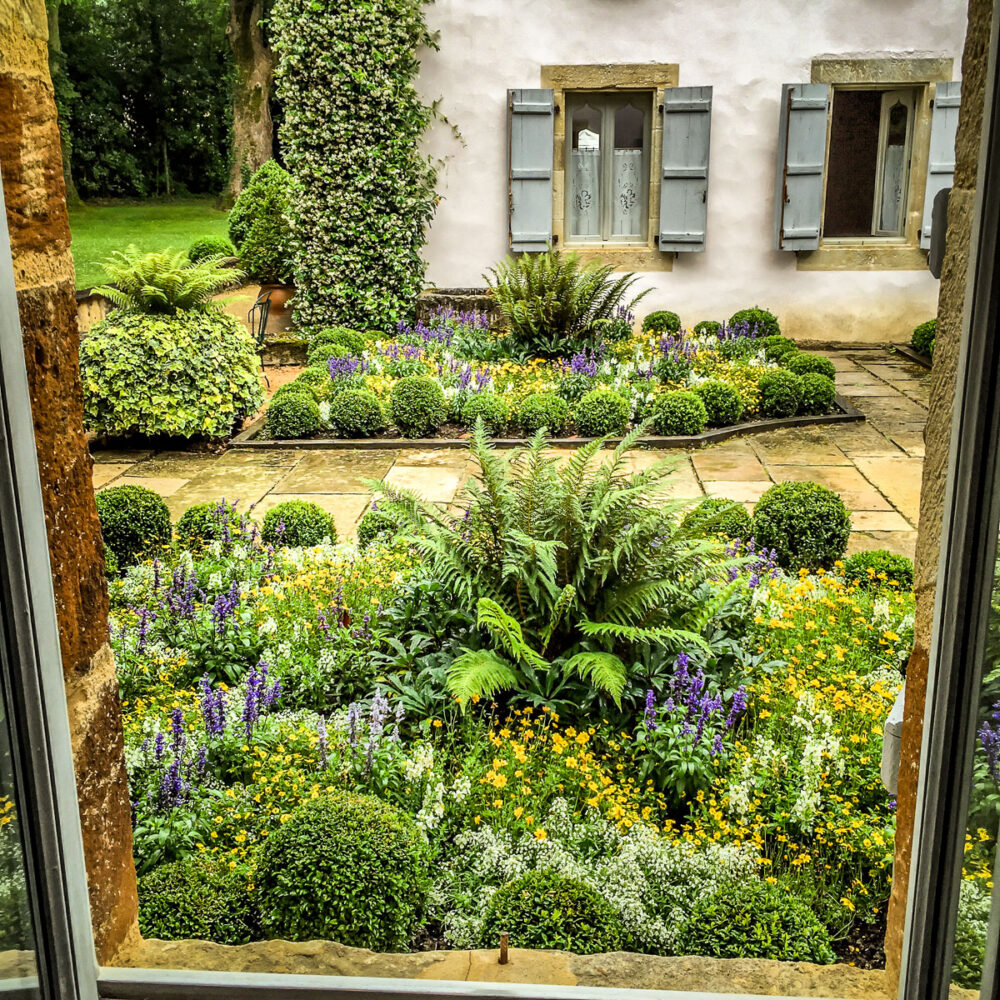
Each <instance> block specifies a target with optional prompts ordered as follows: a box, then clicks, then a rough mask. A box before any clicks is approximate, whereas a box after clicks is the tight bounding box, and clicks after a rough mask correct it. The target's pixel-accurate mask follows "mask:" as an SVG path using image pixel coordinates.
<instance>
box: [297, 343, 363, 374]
mask: <svg viewBox="0 0 1000 1000" xmlns="http://www.w3.org/2000/svg"><path fill="white" fill-rule="evenodd" d="M352 354H353V352H352V351H351V349H350V348H349V347H348V346H347V345H346V344H334V343H330V341H327V340H324V341H321V342H320V343H318V344H317V343H312V344H310V345H309V353H308V354H307V355H306V362H307V364H308V365H309V367H310V368H326V366H327V362H328V361H329V360H330V358H349V357H351V356H352Z"/></svg>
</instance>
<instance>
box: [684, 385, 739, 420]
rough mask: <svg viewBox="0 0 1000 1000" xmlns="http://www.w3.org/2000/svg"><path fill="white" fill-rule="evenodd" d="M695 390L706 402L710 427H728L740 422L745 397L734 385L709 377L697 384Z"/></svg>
mask: <svg viewBox="0 0 1000 1000" xmlns="http://www.w3.org/2000/svg"><path fill="white" fill-rule="evenodd" d="M694 392H695V393H696V394H697V396H698V398H699V399H700V400H701V401H702V402H703V403H704V404H705V412H706V414H707V415H708V425H709V427H728V426H730V425H731V424H738V423H739V421H740V417H742V416H743V397H742V396H741V395H740V394H739V390H738V389H737V388H736V387H735V386H734V385H731V384H730V383H729V382H721V381H719V380H718V379H709V380H708V381H707V382H700V383H699V384H698V385H696V386H695V387H694Z"/></svg>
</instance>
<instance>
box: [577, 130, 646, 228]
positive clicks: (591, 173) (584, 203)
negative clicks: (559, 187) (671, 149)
mask: <svg viewBox="0 0 1000 1000" xmlns="http://www.w3.org/2000/svg"><path fill="white" fill-rule="evenodd" d="M569 181H570V199H569V204H570V220H569V224H570V230H569V231H570V235H571V236H575V237H583V238H586V237H593V238H594V239H601V236H602V234H601V151H600V150H599V149H574V150H573V151H572V153H571V154H570V178H569ZM641 195H642V150H641V149H616V150H614V159H613V176H612V188H611V197H612V200H613V204H612V212H611V233H610V235H611V236H613V237H615V236H617V237H621V236H641V235H642V200H641Z"/></svg>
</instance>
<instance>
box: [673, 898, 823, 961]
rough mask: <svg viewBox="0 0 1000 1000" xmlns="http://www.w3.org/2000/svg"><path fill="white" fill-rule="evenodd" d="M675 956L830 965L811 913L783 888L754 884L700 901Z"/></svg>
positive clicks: (819, 925) (818, 925)
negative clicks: (764, 959)
mask: <svg viewBox="0 0 1000 1000" xmlns="http://www.w3.org/2000/svg"><path fill="white" fill-rule="evenodd" d="M674 951H676V953H677V954H678V955H704V956H708V957H713V958H770V959H775V960H777V961H780V962H815V963H817V964H819V965H830V964H831V963H833V962H835V961H836V955H835V954H834V951H833V948H832V946H831V944H830V934H829V932H828V931H827V929H826V927H824V926H823V923H822V922H821V921H820V919H819V917H817V916H816V914H815V913H813V911H812V909H811V908H810V907H809V906H808V904H807V903H805V901H804V900H802V899H799V898H798V897H797V896H795V895H793V894H792V893H791V892H789V890H788V889H787V888H786V887H785V886H783V885H781V884H778V885H771V884H770V883H768V882H764V881H759V880H756V879H747V880H746V881H743V882H732V883H729V884H727V885H725V886H721V887H720V888H719V889H717V890H716V891H715V892H714V893H713V894H712V895H710V896H704V897H701V898H700V899H698V900H697V901H696V902H695V904H694V906H693V907H692V909H691V912H690V914H689V915H688V918H687V920H685V922H684V923H683V924H681V926H680V928H679V930H678V933H677V940H676V941H675V943H674Z"/></svg>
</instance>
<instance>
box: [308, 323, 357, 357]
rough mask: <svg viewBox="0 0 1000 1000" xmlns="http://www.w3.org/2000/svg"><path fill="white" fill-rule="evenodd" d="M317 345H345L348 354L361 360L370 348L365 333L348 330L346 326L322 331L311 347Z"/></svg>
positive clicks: (311, 343) (313, 340)
mask: <svg viewBox="0 0 1000 1000" xmlns="http://www.w3.org/2000/svg"><path fill="white" fill-rule="evenodd" d="M317 344H343V346H344V347H346V348H347V349H348V353H349V354H350V355H351V356H352V357H355V358H360V357H361V355H362V354H364V352H365V349H366V348H367V347H368V341H367V340H366V339H365V335H364V334H363V333H358V331H357V330H348V329H347V327H346V326H329V327H326V328H325V329H323V330H320V331H319V333H317V334H316V335H315V336H314V337H313V338H312V341H311V342H310V346H311V347H315V346H316V345H317Z"/></svg>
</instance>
